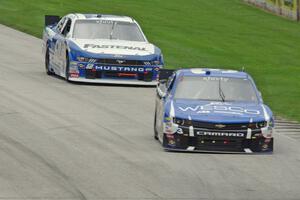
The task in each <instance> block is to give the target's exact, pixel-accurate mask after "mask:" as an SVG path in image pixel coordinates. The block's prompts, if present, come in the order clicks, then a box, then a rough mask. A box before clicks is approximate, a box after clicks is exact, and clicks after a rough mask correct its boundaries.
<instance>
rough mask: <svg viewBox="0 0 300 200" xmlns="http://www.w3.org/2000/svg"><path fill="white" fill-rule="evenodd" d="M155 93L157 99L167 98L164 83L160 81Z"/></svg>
mask: <svg viewBox="0 0 300 200" xmlns="http://www.w3.org/2000/svg"><path fill="white" fill-rule="evenodd" d="M156 91H157V95H158V96H159V98H161V99H162V98H165V97H166V96H167V87H166V82H164V83H163V82H162V81H160V82H159V83H158V85H157V88H156Z"/></svg>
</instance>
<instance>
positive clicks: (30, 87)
mask: <svg viewBox="0 0 300 200" xmlns="http://www.w3.org/2000/svg"><path fill="white" fill-rule="evenodd" d="M41 45H42V42H41V40H39V39H36V38H34V37H31V36H29V35H26V34H24V33H21V32H17V31H14V30H12V29H10V28H7V27H4V26H1V25H0V61H1V62H0V199H82V200H84V199H100V200H101V199H147V200H150V199H190V200H192V199H216V200H217V199H228V200H229V199H230V200H234V199H237V200H238V199H239V200H240V199H249V200H260V199H261V200H268V199H272V200H274V199H276V200H283V199H289V200H290V199H294V200H299V199H300V138H299V134H297V133H296V132H295V131H296V129H295V131H294V130H291V131H287V132H286V131H284V128H282V129H281V130H280V131H279V132H278V133H277V134H276V135H275V139H276V143H275V152H274V154H273V155H232V154H199V153H168V152H164V151H163V150H162V148H161V147H160V145H159V144H158V143H157V142H156V141H155V140H154V139H153V127H152V124H153V112H154V97H155V93H154V92H155V91H154V89H153V88H141V87H120V86H103V85H102V86H101V85H83V84H70V83H67V82H66V81H64V80H62V79H59V78H56V77H53V76H52V77H51V76H47V75H46V73H45V70H44V61H43V55H42V54H41ZM283 123H284V122H283Z"/></svg>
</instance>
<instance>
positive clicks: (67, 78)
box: [65, 53, 70, 81]
mask: <svg viewBox="0 0 300 200" xmlns="http://www.w3.org/2000/svg"><path fill="white" fill-rule="evenodd" d="M65 69H66V71H65V76H66V81H69V78H70V70H69V69H70V60H69V55H68V53H67V55H66V68H65Z"/></svg>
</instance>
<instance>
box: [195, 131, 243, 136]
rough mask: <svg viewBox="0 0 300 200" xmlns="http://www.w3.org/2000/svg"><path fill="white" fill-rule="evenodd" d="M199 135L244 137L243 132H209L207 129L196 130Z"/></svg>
mask: <svg viewBox="0 0 300 200" xmlns="http://www.w3.org/2000/svg"><path fill="white" fill-rule="evenodd" d="M196 134H197V135H199V136H217V137H245V134H244V133H229V132H228V133H224V132H209V131H197V132H196Z"/></svg>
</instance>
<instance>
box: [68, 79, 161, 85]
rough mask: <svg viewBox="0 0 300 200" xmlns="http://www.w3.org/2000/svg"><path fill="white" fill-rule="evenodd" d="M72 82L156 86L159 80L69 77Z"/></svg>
mask: <svg viewBox="0 0 300 200" xmlns="http://www.w3.org/2000/svg"><path fill="white" fill-rule="evenodd" d="M69 81H72V82H81V83H98V84H114V85H137V86H139V85H140V86H156V85H157V81H151V82H144V81H138V80H121V79H120V80H119V79H87V78H69Z"/></svg>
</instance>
